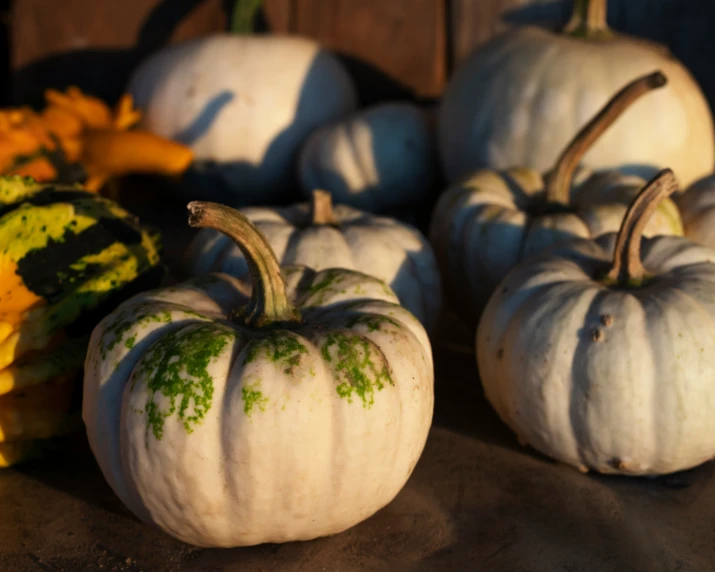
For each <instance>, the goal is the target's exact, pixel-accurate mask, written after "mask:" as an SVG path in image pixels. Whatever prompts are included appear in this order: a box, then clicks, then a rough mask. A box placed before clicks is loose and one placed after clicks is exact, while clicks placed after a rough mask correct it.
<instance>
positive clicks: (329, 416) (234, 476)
mask: <svg viewBox="0 0 715 572" xmlns="http://www.w3.org/2000/svg"><path fill="white" fill-rule="evenodd" d="M207 205H208V206H207ZM214 207H215V208H216V209H217V210H214V211H212V210H211V209H212V208H214ZM192 208H194V212H195V213H196V214H195V215H192V216H194V219H193V224H196V225H202V226H207V225H210V226H213V227H214V228H221V229H222V230H226V228H227V227H226V223H225V221H226V220H227V219H223V220H222V219H221V218H220V216H218V217H217V216H214V217H213V218H211V217H212V216H213V215H216V213H217V212H218V213H219V215H220V214H221V213H223V212H231V211H230V209H226V208H225V207H217V206H216V205H213V206H212V205H210V204H207V203H202V204H198V205H197V204H194V205H192ZM212 213H213V214H212ZM229 218H230V225H229V226H231V233H232V236H234V238H236V237H239V240H240V241H241V243H242V246H243V247H244V251H245V252H244V253H245V254H246V257H247V259H248V260H249V266H250V268H251V270H252V275H253V276H254V278H255V279H256V285H255V287H254V289H253V292H252V293H251V288H250V286H249V285H247V284H246V283H245V282H241V281H239V280H237V279H235V278H232V277H229V276H228V275H225V274H214V275H210V276H206V277H202V278H196V279H194V280H191V281H188V282H185V283H183V284H180V285H178V286H176V287H173V288H166V289H163V290H157V291H154V292H147V293H144V294H141V295H139V296H137V297H135V298H133V299H131V300H129V301H128V302H126V303H125V304H124V305H122V306H120V307H119V308H118V309H117V310H116V311H115V312H113V313H112V314H110V315H109V316H107V317H106V318H105V319H104V320H103V321H102V322H101V323H100V325H99V326H98V327H97V328H96V329H95V331H94V332H93V334H92V340H91V344H90V351H89V354H88V356H87V360H86V365H85V369H86V371H85V384H84V401H83V416H84V420H85V423H86V426H87V432H88V437H89V442H90V445H91V447H92V450H93V452H94V454H95V456H96V458H97V461H98V463H99V466H100V467H101V469H102V471H103V473H104V475H105V477H106V478H107V480H108V481H109V484H110V485H111V487H112V488H113V490H114V491H115V492H116V494H117V495H118V496H119V497H120V498H121V500H122V501H123V502H124V503H125V504H126V505H127V507H128V508H129V509H130V510H131V511H132V512H133V513H134V514H135V515H137V516H138V517H139V518H141V519H142V520H144V521H145V522H150V523H153V524H155V525H157V526H158V527H160V528H161V529H163V530H164V531H166V532H167V533H169V534H171V535H172V536H174V537H176V538H179V539H180V540H183V541H185V542H188V543H191V544H195V545H199V546H245V545H253V544H258V543H263V542H286V541H291V540H306V539H310V538H315V537H318V536H323V535H328V534H333V533H337V532H340V531H342V530H344V529H346V528H348V527H350V526H353V525H354V524H356V523H358V522H360V521H362V520H363V519H365V518H367V517H369V516H370V515H372V514H373V513H374V512H375V511H377V510H379V509H380V508H382V507H383V506H385V505H386V504H387V503H389V502H390V501H391V500H392V499H393V498H394V496H395V495H396V494H397V493H398V492H399V491H400V489H401V488H402V486H403V485H404V484H405V482H406V481H407V479H408V477H409V476H410V474H411V472H412V470H413V469H414V467H415V464H416V463H417V460H418V459H419V456H420V454H421V452H422V449H423V447H424V444H425V441H426V438H427V433H428V430H429V426H430V423H431V418H432V406H433V382H434V375H433V364H432V354H431V349H430V345H429V341H428V339H427V335H426V333H425V331H424V329H423V327H422V326H421V325H420V323H419V321H418V320H417V319H416V318H415V317H414V316H413V315H412V314H410V313H409V312H408V311H407V310H405V309H404V308H403V307H401V306H400V305H399V304H398V301H397V298H396V296H395V295H394V293H393V292H392V291H391V290H390V289H389V287H387V286H386V285H385V284H384V283H383V282H381V281H379V280H377V279H375V278H371V277H368V276H366V275H363V274H360V273H357V272H354V271H349V270H341V269H329V270H323V271H319V272H316V271H313V270H310V269H307V268H305V267H284V268H283V279H281V277H280V275H279V270H278V263H277V261H276V259H275V257H274V256H273V254H272V253H271V251H270V248H268V246H267V243H265V241H264V239H263V238H262V237H261V236H260V235H259V234H258V233H257V232H255V228H254V227H252V225H250V223H247V222H245V223H242V222H241V221H245V219H243V218H242V217H240V215H238V214H235V211H234V214H232V215H230V217H229ZM216 221H218V223H217V222H216ZM246 237H248V238H246ZM241 309H242V311H240V310H241ZM237 310H239V312H238V313H237V312H236V311H237Z"/></svg>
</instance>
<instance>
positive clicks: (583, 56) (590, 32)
mask: <svg viewBox="0 0 715 572" xmlns="http://www.w3.org/2000/svg"><path fill="white" fill-rule="evenodd" d="M656 69H659V70H661V71H662V72H663V73H664V74H665V75H666V76H667V77H668V86H667V87H666V88H665V89H663V90H661V91H660V92H659V93H657V94H654V95H653V96H652V97H649V98H647V99H643V100H642V101H639V102H638V103H637V104H636V105H634V106H633V109H632V111H630V112H629V114H628V117H626V118H624V119H623V120H622V121H619V122H618V125H616V126H615V127H614V128H613V129H612V130H610V131H609V133H607V134H606V135H605V136H604V137H602V138H601V140H600V141H599V142H598V143H597V144H596V145H594V146H593V148H592V149H591V150H590V151H589V152H588V153H587V154H586V156H585V157H584V165H585V166H587V167H589V168H592V169H604V168H620V167H624V166H627V167H629V168H630V169H631V172H632V173H635V174H638V175H641V176H651V175H652V174H653V173H654V172H655V171H657V170H658V169H659V168H662V167H665V166H668V167H671V168H672V169H673V170H674V171H675V174H676V175H677V177H678V180H679V181H681V183H682V184H684V185H688V184H690V183H691V182H693V181H694V180H695V179H698V178H700V177H702V176H704V175H706V174H708V173H709V172H711V171H712V170H713V165H714V164H715V134H714V133H713V120H712V116H711V113H710V110H709V108H708V104H707V102H706V100H705V97H704V96H703V94H702V92H701V90H700V87H699V86H698V84H697V83H696V81H695V80H694V79H693V77H692V76H691V75H690V73H689V72H688V70H687V69H686V68H685V67H684V66H683V65H681V64H680V62H678V61H677V60H676V59H675V58H674V57H672V56H671V55H670V54H669V53H668V51H667V50H666V49H665V48H663V47H662V46H659V45H657V44H652V43H650V42H646V41H643V40H638V39H635V38H630V37H628V36H624V35H621V34H617V33H614V32H613V31H611V30H610V29H609V28H608V26H607V25H606V0H577V1H576V2H575V7H574V15H573V17H572V19H571V22H570V23H569V25H568V26H567V27H566V29H565V30H564V32H563V33H553V32H551V31H548V30H545V29H542V28H536V27H523V28H517V29H515V30H513V31H511V32H508V33H506V34H504V35H502V36H499V37H497V38H495V39H494V40H492V41H490V42H489V43H487V44H486V45H485V46H483V47H482V48H480V49H479V50H477V51H475V52H474V53H473V54H472V55H471V56H470V57H468V58H467V59H466V60H465V61H464V62H463V63H462V64H461V65H460V66H459V68H458V69H457V71H456V72H455V74H454V77H453V78H452V79H451V81H450V83H449V85H448V86H447V89H446V91H445V94H444V99H443V102H442V106H441V108H440V111H439V120H438V124H439V125H438V131H439V147H440V155H441V159H442V163H443V167H444V170H445V174H446V176H447V179H448V181H449V182H454V181H455V180H457V179H459V178H461V177H462V176H464V175H466V174H468V173H469V172H471V171H474V170H476V169H479V168H484V167H489V168H492V169H508V168H510V167H512V166H514V165H522V166H526V167H531V168H533V169H536V170H538V171H544V170H545V169H548V168H549V167H550V166H551V165H553V163H554V162H555V161H556V158H557V155H558V153H559V150H560V149H563V147H564V146H565V145H566V143H567V142H568V141H569V140H570V138H571V137H572V136H573V135H574V133H576V132H577V131H578V130H579V129H580V128H581V126H582V125H583V124H585V123H586V121H587V120H588V119H589V117H591V116H592V115H593V114H594V113H595V112H596V111H597V110H598V109H599V108H600V107H601V106H602V105H603V104H604V103H605V102H606V101H607V100H608V98H609V97H610V96H611V94H613V93H614V92H615V91H616V90H618V89H619V88H620V86H622V85H624V84H626V83H628V82H629V81H631V80H632V79H634V78H635V77H637V76H641V75H644V74H647V73H650V72H652V71H654V70H656Z"/></svg>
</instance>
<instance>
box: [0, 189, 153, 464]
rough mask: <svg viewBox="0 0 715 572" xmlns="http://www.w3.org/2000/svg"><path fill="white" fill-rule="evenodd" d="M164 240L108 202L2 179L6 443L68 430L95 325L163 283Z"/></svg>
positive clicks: (0, 283) (1, 421) (0, 366)
mask: <svg viewBox="0 0 715 572" xmlns="http://www.w3.org/2000/svg"><path fill="white" fill-rule="evenodd" d="M158 247H159V245H158V239H157V237H156V236H152V235H150V234H149V233H148V232H147V231H146V230H145V229H142V228H141V227H140V226H139V225H138V223H137V221H136V219H135V218H134V217H133V216H132V215H130V214H129V213H128V212H126V211H125V210H123V209H122V208H120V207H119V206H118V205H116V204H114V203H112V202H111V201H109V200H106V199H103V198H101V197H98V196H97V195H95V194H92V193H89V192H86V191H84V190H82V189H81V188H79V187H62V186H54V185H39V184H36V183H35V182H34V181H33V180H32V179H23V178H20V177H1V178H0V442H8V441H16V440H21V439H22V440H26V439H43V438H47V437H50V436H52V435H55V434H56V433H57V432H58V431H60V430H61V429H62V426H64V425H65V422H66V419H65V415H64V413H65V412H66V411H67V410H68V409H69V408H70V406H71V405H72V404H71V399H70V398H69V395H68V394H71V392H72V386H73V381H74V379H75V378H76V375H77V373H79V372H80V371H81V369H82V364H83V361H84V356H85V353H86V347H87V340H88V336H89V332H90V331H91V328H92V327H93V326H94V325H95V324H96V323H97V322H98V321H99V319H100V318H101V317H102V316H103V315H104V314H106V313H107V312H108V311H110V310H111V309H113V307H114V306H116V305H117V304H118V303H119V302H120V301H121V300H122V299H123V298H125V297H127V296H129V295H131V294H134V293H136V292H137V291H138V290H140V289H142V288H145V287H150V286H154V285H156V284H157V283H158V280H159V278H160V276H161V268H160V266H159V250H158ZM60 386H62V387H64V390H61V387H60ZM53 396H54V397H53ZM22 399H25V401H22ZM30 402H32V403H34V404H36V407H35V406H34V405H33V406H30V405H28V403H30ZM20 404H22V407H20ZM9 458H10V459H11V460H12V459H14V456H11V457H9ZM6 462H9V461H7V459H6ZM2 464H3V455H2V454H1V452H0V466H2Z"/></svg>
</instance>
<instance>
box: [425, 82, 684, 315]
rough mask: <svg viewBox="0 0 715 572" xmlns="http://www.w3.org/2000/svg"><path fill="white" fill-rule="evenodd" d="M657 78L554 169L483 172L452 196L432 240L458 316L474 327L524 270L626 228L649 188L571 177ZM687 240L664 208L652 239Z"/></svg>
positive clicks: (622, 99)
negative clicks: (497, 291) (574, 244)
mask: <svg viewBox="0 0 715 572" xmlns="http://www.w3.org/2000/svg"><path fill="white" fill-rule="evenodd" d="M664 83H665V78H664V76H663V75H662V74H660V73H658V72H656V73H653V74H650V75H648V76H645V77H642V78H639V79H637V80H635V81H633V82H631V83H630V84H628V85H627V86H626V87H624V88H623V89H622V90H621V91H620V92H619V93H617V94H616V95H615V96H614V97H613V98H612V99H611V101H610V102H609V103H608V104H607V105H606V106H605V107H604V108H603V110H601V112H600V113H598V114H597V115H596V116H595V117H594V118H593V119H592V120H591V121H590V122H589V123H588V124H587V125H586V126H585V127H584V128H583V129H582V130H581V132H580V133H579V134H577V135H576V137H575V138H574V139H573V141H572V142H571V144H570V145H569V146H568V147H567V148H566V150H565V151H564V152H563V153H562V154H561V157H560V158H559V160H558V162H557V163H556V166H555V167H554V169H553V170H552V171H551V172H549V173H547V174H546V176H542V175H541V174H539V173H538V172H537V171H534V170H532V169H527V168H520V167H514V168H511V169H507V170H506V171H504V172H496V171H488V170H483V171H478V172H477V173H475V174H473V175H471V176H470V177H468V178H466V179H465V180H464V181H463V182H462V183H461V184H459V185H456V186H454V187H452V188H450V189H448V190H447V191H446V192H445V193H444V194H443V195H442V196H441V197H440V199H439V201H438V203H437V205H436V207H435V210H434V212H433V215H432V222H431V225H430V239H431V242H432V244H433V245H434V249H435V254H436V256H437V261H438V262H439V264H440V266H441V268H442V276H443V279H444V284H445V289H446V290H448V292H449V293H450V298H452V299H455V300H458V301H459V302H458V303H459V308H460V314H461V315H462V316H464V317H465V318H466V321H467V322H468V323H469V324H470V325H474V326H476V324H477V320H478V319H479V315H480V314H481V311H482V309H483V307H484V305H485V304H486V302H487V300H488V299H489V296H490V295H491V293H492V292H493V291H494V288H495V287H496V285H497V284H498V283H499V282H500V281H501V280H502V278H504V276H505V275H506V274H507V272H509V270H511V269H512V268H513V267H514V266H515V265H516V264H517V263H518V262H520V261H521V260H524V259H526V258H528V257H529V256H532V255H534V254H536V253H538V252H540V251H541V250H543V249H544V248H546V247H548V246H550V245H552V244H556V243H558V242H561V241H564V240H567V239H573V238H587V237H596V236H598V235H600V234H603V233H605V232H613V231H616V230H618V228H619V227H620V224H621V221H622V219H623V216H624V215H625V212H626V209H627V208H628V204H629V203H630V201H631V200H632V199H633V197H634V196H635V195H636V194H637V192H638V190H639V189H640V188H641V187H642V186H643V184H644V183H645V181H644V180H643V179H641V178H640V177H636V176H634V175H631V176H627V175H622V174H619V173H617V172H613V171H610V172H609V171H606V172H602V173H594V174H589V173H588V172H587V171H584V172H582V173H580V176H579V178H577V179H576V180H575V181H574V183H575V184H572V177H573V174H574V172H575V171H576V168H577V165H578V163H579V161H580V159H581V157H582V156H583V154H584V153H585V152H586V150H587V149H588V148H589V147H590V146H591V145H592V144H593V143H594V142H595V141H597V140H598V138H599V137H600V136H601V134H602V133H603V132H604V131H605V130H606V129H608V128H609V126H610V125H611V124H612V123H614V122H615V121H616V120H617V119H619V117H621V114H622V113H623V111H624V110H625V109H626V108H627V107H628V106H629V105H630V104H632V103H633V102H634V101H635V100H636V99H638V98H639V97H641V96H642V95H643V94H645V93H648V92H649V91H650V90H653V89H656V88H659V87H661V86H662V85H664ZM654 234H675V235H682V234H683V227H682V222H681V220H680V215H679V213H678V209H677V207H676V206H675V204H674V203H673V202H672V201H671V200H669V199H668V200H666V201H663V202H662V203H661V204H660V206H659V208H658V211H657V213H656V215H655V216H654V217H653V218H652V220H650V222H649V223H648V226H647V228H646V235H647V236H650V235H654Z"/></svg>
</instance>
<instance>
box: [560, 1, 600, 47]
mask: <svg viewBox="0 0 715 572" xmlns="http://www.w3.org/2000/svg"><path fill="white" fill-rule="evenodd" d="M607 7H608V0H574V5H573V12H572V13H571V19H570V20H569V21H568V23H567V24H566V26H565V28H564V32H565V33H566V34H570V35H572V36H578V37H581V38H591V39H594V38H599V37H605V36H610V35H611V31H610V29H609V28H608V20H607V16H606V14H607Z"/></svg>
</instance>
